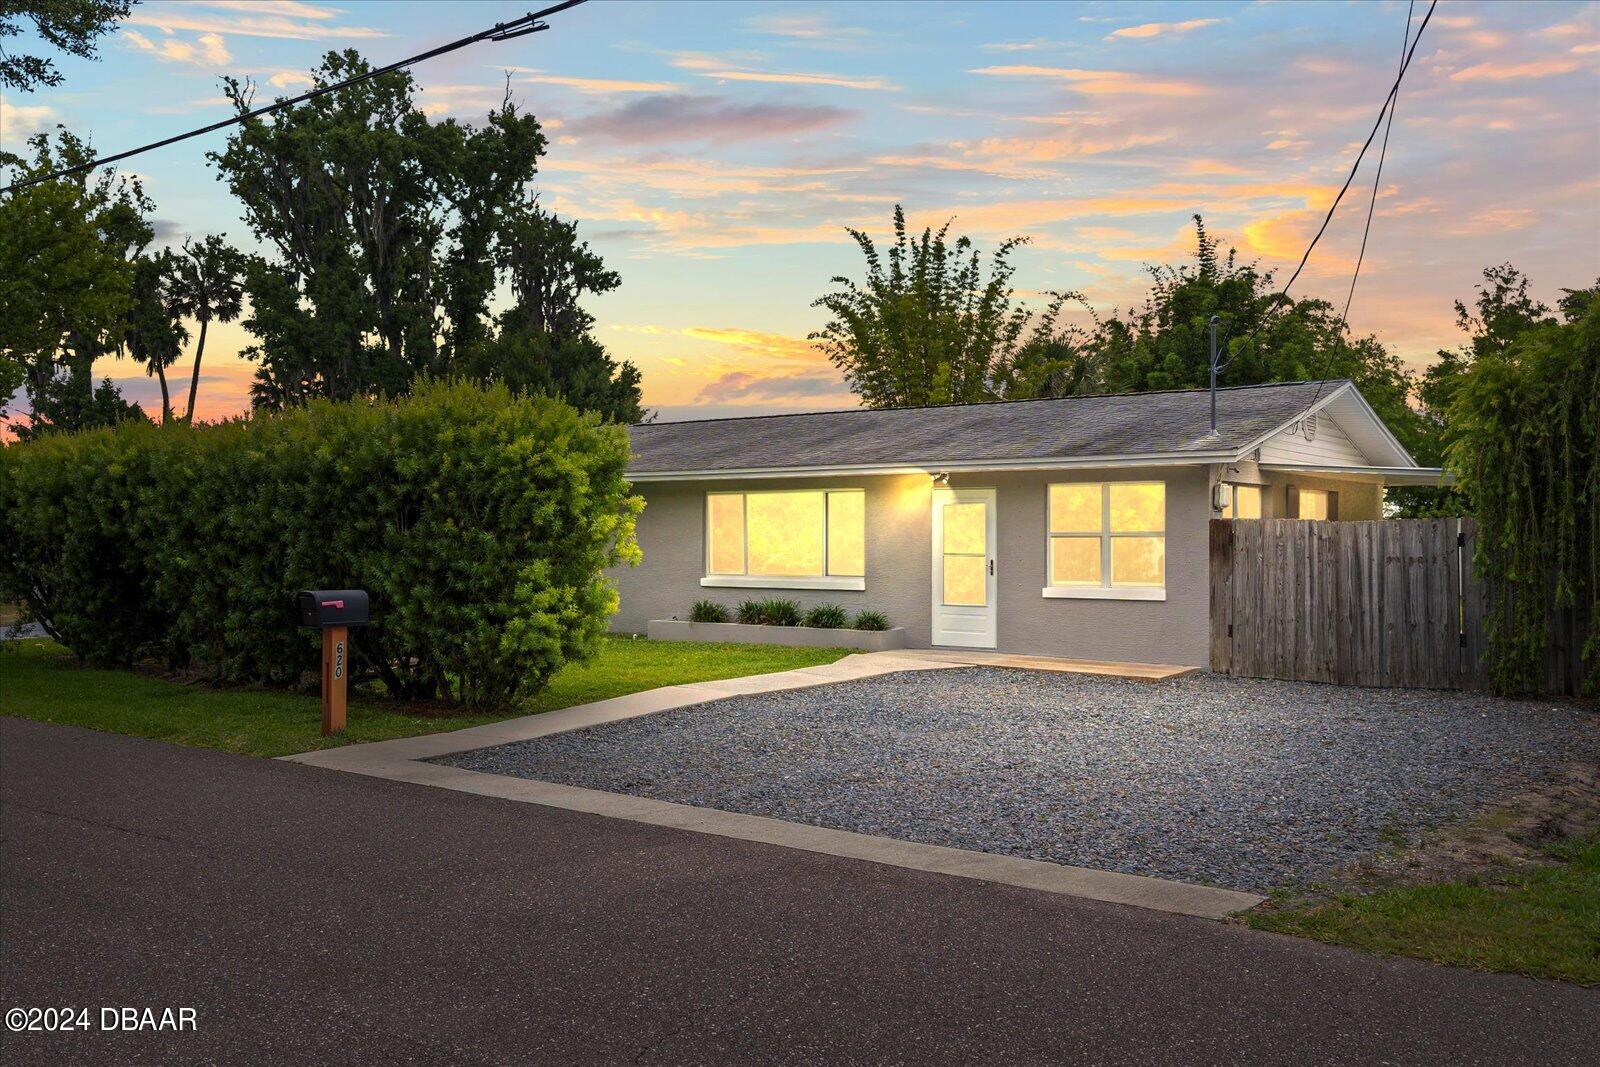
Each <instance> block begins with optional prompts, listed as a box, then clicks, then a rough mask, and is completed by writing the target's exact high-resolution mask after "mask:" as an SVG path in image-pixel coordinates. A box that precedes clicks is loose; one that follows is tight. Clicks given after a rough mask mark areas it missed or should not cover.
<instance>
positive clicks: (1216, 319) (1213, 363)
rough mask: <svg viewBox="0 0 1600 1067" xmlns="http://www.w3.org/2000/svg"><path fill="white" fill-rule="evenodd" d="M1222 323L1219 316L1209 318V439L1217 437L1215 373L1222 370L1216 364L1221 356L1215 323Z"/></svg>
mask: <svg viewBox="0 0 1600 1067" xmlns="http://www.w3.org/2000/svg"><path fill="white" fill-rule="evenodd" d="M1221 321H1222V317H1221V316H1220V315H1213V316H1211V433H1210V434H1209V435H1208V436H1210V437H1215V436H1217V372H1218V371H1219V370H1221V369H1222V367H1221V366H1219V365H1218V363H1217V357H1218V356H1220V355H1221V353H1220V352H1218V351H1217V323H1219V322H1221Z"/></svg>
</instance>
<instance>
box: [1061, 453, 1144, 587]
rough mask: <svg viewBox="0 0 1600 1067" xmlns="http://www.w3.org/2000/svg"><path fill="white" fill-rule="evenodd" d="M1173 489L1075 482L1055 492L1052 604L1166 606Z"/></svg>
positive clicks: (1139, 483) (1131, 484)
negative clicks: (1089, 601)
mask: <svg viewBox="0 0 1600 1067" xmlns="http://www.w3.org/2000/svg"><path fill="white" fill-rule="evenodd" d="M1166 529H1167V487H1166V485H1165V484H1164V483H1162V482H1070V483H1064V484H1056V485H1052V486H1050V489H1049V541H1050V556H1049V562H1048V567H1049V584H1048V585H1047V586H1045V589H1044V595H1045V596H1047V597H1084V598H1098V599H1108V600H1165V599H1166V595H1167V594H1166V584H1167V535H1166Z"/></svg>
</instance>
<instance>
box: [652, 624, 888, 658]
mask: <svg viewBox="0 0 1600 1067" xmlns="http://www.w3.org/2000/svg"><path fill="white" fill-rule="evenodd" d="M645 636H646V637H648V638H650V639H651V640H652V641H728V642H731V643H733V644H736V645H800V646H802V647H805V648H854V649H859V650H860V651H862V652H887V651H888V650H890V649H894V648H905V647H906V631H905V628H904V627H901V626H896V627H893V628H892V629H888V630H845V629H838V630H824V629H820V628H818V627H815V626H759V625H756V624H754V623H743V622H684V621H682V620H680V619H652V620H650V621H649V622H648V623H646V624H645Z"/></svg>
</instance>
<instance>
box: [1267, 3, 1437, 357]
mask: <svg viewBox="0 0 1600 1067" xmlns="http://www.w3.org/2000/svg"><path fill="white" fill-rule="evenodd" d="M1438 6H1439V0H1432V3H1430V4H1429V5H1428V13H1427V14H1426V15H1424V16H1423V17H1422V25H1420V26H1418V27H1417V36H1416V37H1415V38H1414V39H1413V40H1412V42H1411V48H1410V50H1409V51H1407V52H1406V56H1405V61H1404V62H1402V63H1401V64H1400V73H1399V75H1397V76H1396V77H1395V80H1394V85H1393V86H1392V87H1391V88H1390V89H1389V95H1388V96H1387V97H1385V98H1384V101H1383V107H1382V108H1380V109H1379V111H1378V120H1377V121H1376V122H1374V123H1373V124H1372V131H1371V132H1370V133H1368V134H1367V139H1366V141H1365V143H1363V144H1362V146H1361V151H1360V152H1359V153H1358V154H1357V155H1356V161H1355V164H1354V165H1353V166H1352V167H1351V168H1350V174H1349V176H1348V177H1347V178H1345V180H1344V185H1343V186H1342V187H1341V188H1340V189H1339V195H1338V196H1336V197H1334V198H1333V203H1332V204H1330V205H1329V206H1328V214H1327V215H1326V216H1324V217H1323V220H1322V225H1321V226H1320V227H1319V228H1318V229H1317V234H1316V236H1315V237H1313V238H1311V243H1310V244H1309V245H1307V246H1306V254H1305V255H1303V256H1301V257H1300V264H1299V266H1297V267H1295V269H1294V273H1293V274H1291V275H1290V276H1289V281H1288V282H1287V283H1285V285H1284V287H1283V288H1282V289H1281V290H1280V291H1279V292H1278V294H1277V295H1279V296H1283V297H1286V296H1288V295H1289V288H1290V286H1292V285H1294V283H1295V279H1297V278H1299V277H1300V272H1301V271H1303V270H1305V266H1306V262H1307V261H1308V260H1309V259H1310V258H1311V251H1312V249H1314V248H1316V247H1317V242H1318V241H1320V240H1322V235H1323V234H1324V233H1326V232H1328V224H1329V223H1330V222H1332V221H1333V213H1334V212H1335V211H1337V210H1338V209H1339V202H1340V201H1341V200H1343V199H1344V194H1345V193H1347V192H1349V191H1350V185H1351V183H1352V182H1354V181H1355V180H1356V172H1357V171H1358V170H1360V169H1361V161H1362V160H1363V159H1365V158H1366V155H1367V149H1369V148H1371V147H1372V142H1373V139H1374V138H1376V137H1377V136H1378V130H1379V128H1380V127H1382V126H1383V123H1384V119H1385V117H1386V116H1387V115H1388V114H1389V110H1390V107H1391V105H1392V104H1393V103H1394V100H1395V97H1396V96H1397V95H1398V94H1399V92H1400V83H1401V82H1402V81H1403V80H1405V76H1406V70H1407V69H1409V68H1410V66H1411V60H1412V59H1413V58H1414V57H1415V56H1416V54H1417V45H1419V44H1421V43H1422V31H1423V30H1426V29H1427V28H1428V20H1429V19H1431V18H1433V9H1434V8H1436V7H1438ZM1406 26H1407V32H1408V33H1409V28H1410V20H1409V18H1408V19H1407V22H1406ZM1275 306H1281V305H1275ZM1272 311H1273V308H1270V307H1269V308H1268V309H1267V311H1266V313H1265V314H1264V315H1262V316H1261V321H1260V322H1258V323H1256V327H1255V329H1253V330H1251V331H1250V336H1249V337H1247V338H1245V343H1246V344H1249V343H1251V342H1253V341H1254V340H1255V339H1256V335H1257V334H1258V333H1260V332H1261V328H1262V327H1263V326H1265V325H1266V324H1267V321H1268V320H1269V319H1270V318H1271V317H1272Z"/></svg>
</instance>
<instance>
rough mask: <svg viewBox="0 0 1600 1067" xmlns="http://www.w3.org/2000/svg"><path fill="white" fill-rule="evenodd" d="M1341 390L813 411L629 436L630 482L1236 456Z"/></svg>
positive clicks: (658, 427)
mask: <svg viewBox="0 0 1600 1067" xmlns="http://www.w3.org/2000/svg"><path fill="white" fill-rule="evenodd" d="M1344 384H1345V382H1343V381H1337V382H1323V383H1321V384H1320V385H1319V383H1317V382H1287V383H1282V384H1276V385H1254V386H1240V387H1236V388H1232V389H1219V390H1218V391H1217V429H1218V432H1219V435H1220V440H1219V439H1218V438H1208V437H1207V436H1206V435H1207V433H1208V432H1209V430H1210V428H1211V427H1210V401H1209V398H1208V393H1207V391H1206V390H1204V389H1192V390H1182V391H1171V392H1151V393H1120V394H1114V395H1107V396H1076V397H1063V398H1060V399H1050V400H1016V401H1005V402H999V403H992V404H961V405H950V406H946V407H922V408H890V409H884V410H867V409H856V410H850V411H819V412H812V413H808V414H802V415H759V416H754V417H750V418H742V419H707V420H703V421H697V422H660V423H647V424H645V425H642V426H634V427H631V432H632V434H633V462H632V463H630V464H629V466H628V470H629V472H630V473H632V474H672V473H684V472H690V471H741V470H770V469H775V468H788V469H792V468H796V467H880V466H882V467H892V466H908V467H935V468H936V467H938V466H939V465H941V464H974V463H983V462H989V461H992V462H996V463H1004V462H1008V461H1018V460H1023V461H1030V462H1038V461H1048V460H1052V459H1062V460H1081V459H1085V458H1093V457H1096V456H1132V455H1151V454H1160V455H1170V454H1176V453H1185V452H1195V453H1217V452H1222V451H1238V450H1239V449H1242V448H1243V447H1245V446H1246V445H1247V444H1249V443H1250V442H1252V441H1254V440H1256V439H1257V438H1258V437H1260V436H1262V435H1263V434H1265V433H1268V432H1270V431H1271V430H1273V429H1275V428H1277V427H1278V426H1281V425H1282V424H1284V423H1285V422H1288V421H1289V420H1291V419H1293V418H1294V417H1295V416H1296V415H1298V414H1299V413H1300V412H1302V411H1304V410H1305V409H1306V408H1307V407H1308V406H1310V404H1311V403H1312V402H1313V400H1314V399H1315V398H1316V397H1317V396H1318V395H1319V394H1320V396H1321V397H1323V398H1326V397H1328V396H1329V395H1331V394H1333V393H1335V392H1337V391H1338V390H1339V387H1340V386H1342V385H1344Z"/></svg>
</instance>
